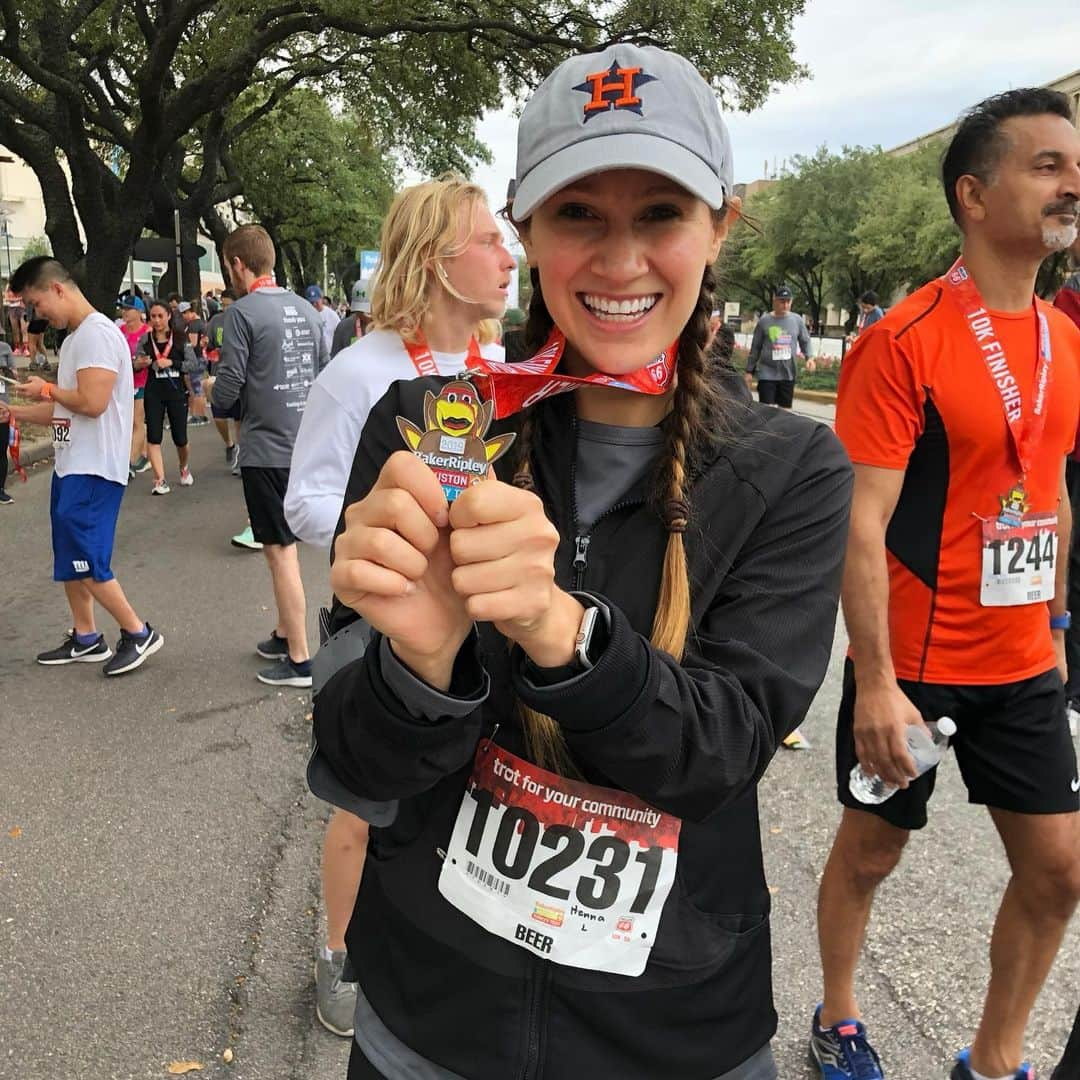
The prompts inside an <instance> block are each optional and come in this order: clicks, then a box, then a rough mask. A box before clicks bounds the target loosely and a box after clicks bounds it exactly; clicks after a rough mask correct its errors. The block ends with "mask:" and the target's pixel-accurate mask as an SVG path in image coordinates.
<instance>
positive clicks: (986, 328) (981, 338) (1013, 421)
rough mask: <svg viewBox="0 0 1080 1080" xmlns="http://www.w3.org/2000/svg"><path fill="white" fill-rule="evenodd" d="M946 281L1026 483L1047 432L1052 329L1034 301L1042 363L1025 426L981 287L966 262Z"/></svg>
mask: <svg viewBox="0 0 1080 1080" xmlns="http://www.w3.org/2000/svg"><path fill="white" fill-rule="evenodd" d="M943 280H944V282H945V284H946V285H947V286H948V290H949V292H950V294H951V295H952V297H953V299H954V300H955V301H956V304H957V306H958V307H959V308H960V311H961V313H962V314H963V316H964V318H965V320H966V321H967V324H968V328H969V329H970V330H971V333H972V336H973V337H974V338H975V345H976V347H977V348H978V350H979V352H980V354H981V355H982V358H983V362H984V363H985V364H986V370H987V373H988V374H989V376H990V378H991V379H992V380H993V382H994V385H995V386H996V387H997V390H998V393H999V394H1000V395H1001V405H1002V408H1003V409H1004V410H1005V422H1006V423H1007V424H1008V425H1009V435H1010V436H1011V438H1012V444H1013V447H1014V448H1015V450H1016V456H1017V458H1018V459H1019V462H1020V478H1021V480H1023V478H1024V477H1026V476H1027V474H1028V471H1029V470H1030V468H1031V459H1032V455H1033V453H1034V449H1035V447H1037V446H1038V445H1039V443H1040V442H1042V437H1043V431H1044V429H1045V428H1046V390H1047V387H1048V386H1049V385H1050V369H1051V366H1052V364H1053V354H1052V353H1051V350H1050V326H1049V324H1048V323H1047V321H1046V316H1045V315H1044V314H1043V313H1042V312H1041V311H1039V309H1038V306H1037V305H1036V304H1035V301H1034V299H1032V301H1031V303H1032V307H1034V308H1035V315H1036V318H1037V319H1038V327H1039V331H1038V348H1039V360H1038V364H1037V366H1036V368H1035V406H1034V408H1033V410H1032V413H1031V415H1030V416H1029V417H1028V419H1027V421H1026V422H1025V421H1024V402H1023V399H1022V397H1021V395H1020V387H1019V386H1018V385H1017V383H1016V378H1015V376H1014V375H1013V373H1012V371H1011V370H1010V368H1009V361H1008V358H1007V357H1006V355H1005V349H1004V348H1003V347H1002V345H1001V342H999V341H998V338H997V333H996V332H995V330H994V324H993V320H992V319H991V318H990V313H989V312H988V311H987V310H986V307H985V305H984V304H983V300H982V296H981V295H980V293H979V287H978V286H977V285H976V284H975V282H974V281H973V280H972V278H971V275H970V274H969V273H968V272H967V268H966V267H965V266H964V260H963V258H959V259H957V260H956V262H955V263H954V264H953V267H952V269H951V270H950V271H949V272H948V273H947V274H946V275H945V277H944V279H943Z"/></svg>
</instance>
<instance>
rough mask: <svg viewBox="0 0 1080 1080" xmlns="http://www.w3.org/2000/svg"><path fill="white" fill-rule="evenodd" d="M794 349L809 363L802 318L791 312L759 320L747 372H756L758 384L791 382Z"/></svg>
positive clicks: (751, 343)
mask: <svg viewBox="0 0 1080 1080" xmlns="http://www.w3.org/2000/svg"><path fill="white" fill-rule="evenodd" d="M796 348H797V349H798V351H799V352H801V353H802V354H803V356H805V357H807V358H808V359H809V357H810V356H812V355H813V354H812V351H811V345H810V333H809V331H808V330H807V329H806V323H804V322H803V319H802V316H801V315H796V314H795V313H794V312H791V311H789V312H788V313H787V314H786V315H774V314H773V313H772V312H771V311H770V312H769V313H768V314H767V315H762V316H761V318H760V319H758V324H757V326H756V327H755V328H754V338H753V340H752V341H751V342H750V356H749V358H748V359H747V361H746V370H747V371H750V372H756V373H757V377H758V379H759V380H760V379H766V380H776V381H779V382H783V381H793V380H794V378H795V352H796Z"/></svg>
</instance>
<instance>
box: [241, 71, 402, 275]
mask: <svg viewBox="0 0 1080 1080" xmlns="http://www.w3.org/2000/svg"><path fill="white" fill-rule="evenodd" d="M259 104H261V102H259V101H258V100H257V95H256V94H254V93H253V94H252V95H250V96H248V97H245V98H243V99H241V102H240V103H239V105H238V109H240V110H244V109H246V110H248V111H249V113H250V110H253V109H254V108H256V107H257V106H258V105H259ZM232 163H233V165H234V166H235V169H236V175H237V177H238V179H239V181H240V183H241V185H242V187H243V192H244V196H243V197H244V201H245V202H246V203H247V205H248V207H249V208H250V211H251V213H252V214H253V215H254V217H255V219H256V220H258V221H260V222H262V223H263V224H265V225H266V226H267V227H268V228H269V229H270V230H271V232H272V233H273V235H274V239H275V240H276V241H277V243H278V244H279V246H281V245H285V246H288V247H290V249H291V258H290V260H289V263H290V264H291V265H292V266H295V267H297V268H298V269H301V268H302V269H303V270H304V271H306V273H305V274H304V276H306V278H307V279H308V280H309V281H315V280H321V278H322V245H323V244H325V245H326V246H327V249H328V257H327V261H328V263H329V265H330V266H331V267H332V268H334V269H335V270H338V274H336V275H335V276H339V275H340V274H342V273H344V272H345V271H344V270H343V269H339V268H342V267H348V266H350V265H351V264H352V263H353V262H354V261H355V252H356V250H357V249H358V248H374V247H378V237H379V228H380V224H381V222H382V219H383V217H384V216H385V214H386V210H387V208H388V207H389V205H390V202H391V200H392V199H393V197H394V184H395V179H396V176H395V169H394V163H393V159H392V158H391V157H390V156H389V154H388V153H386V152H385V151H384V150H383V149H382V148H381V147H379V146H378V145H376V144H375V143H374V142H373V141H372V140H371V137H370V135H369V134H368V132H367V131H366V130H365V129H364V127H363V126H362V125H361V124H360V123H359V122H358V121H357V120H356V119H355V118H354V117H351V116H344V117H339V116H335V115H334V114H333V113H332V112H331V110H330V108H329V106H328V105H327V104H326V101H325V100H324V99H323V98H322V97H320V96H319V95H318V94H317V93H315V91H313V90H309V89H296V90H293V91H292V92H291V93H290V94H288V95H287V96H285V97H284V98H283V99H282V100H281V101H280V102H279V103H278V104H277V106H276V107H275V108H274V109H272V110H271V111H270V112H269V113H267V114H266V115H264V116H262V117H261V118H260V119H259V120H258V122H257V123H255V124H254V125H252V126H251V127H249V128H247V130H246V131H244V133H243V135H242V136H241V137H240V138H239V139H238V140H237V142H236V144H235V146H234V148H233V154H232ZM349 283H351V278H350V280H349V282H342V284H343V285H347V284H349ZM294 284H295V283H294Z"/></svg>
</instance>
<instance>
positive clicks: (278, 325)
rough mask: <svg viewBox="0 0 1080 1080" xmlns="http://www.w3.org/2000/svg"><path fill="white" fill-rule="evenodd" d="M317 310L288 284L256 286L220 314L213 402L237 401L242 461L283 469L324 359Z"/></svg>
mask: <svg viewBox="0 0 1080 1080" xmlns="http://www.w3.org/2000/svg"><path fill="white" fill-rule="evenodd" d="M329 359H330V357H329V353H328V351H327V348H326V341H325V338H324V337H323V325H322V319H320V318H319V313H318V312H317V311H316V310H315V309H314V308H313V307H312V306H311V305H310V304H309V303H308V302H307V301H306V300H305V299H304V298H303V297H302V296H297V295H296V293H293V292H289V291H287V290H286V289H281V288H276V287H275V288H272V289H258V290H256V291H255V292H253V293H248V295H247V296H244V297H242V298H241V299H239V300H237V301H236V303H235V304H233V305H232V307H230V308H229V310H228V311H226V312H225V326H224V329H223V333H222V340H221V359H220V360H219V361H218V364H217V370H216V372H215V374H216V375H217V382H216V383H215V384H214V392H213V395H212V398H211V401H212V403H213V404H214V405H215V406H217V408H219V409H228V408H230V407H231V406H232V405H233V404H234V403H235V402H237V401H239V402H240V409H241V419H240V465H241V466H245V465H246V466H249V467H258V468H263V469H287V468H288V467H289V461H290V458H291V457H292V448H293V443H294V442H295V441H296V432H297V431H298V430H299V428H300V417H301V415H302V413H303V411H304V405H305V403H306V402H307V396H308V390H310V389H311V384H312V383H313V382H314V381H315V376H316V375H318V374H319V372H320V371H322V369H323V368H324V367H326V365H327V363H328V362H329Z"/></svg>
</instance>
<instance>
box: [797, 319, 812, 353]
mask: <svg viewBox="0 0 1080 1080" xmlns="http://www.w3.org/2000/svg"><path fill="white" fill-rule="evenodd" d="M799 348H800V349H802V354H803V356H804V357H805V358H806V359H807V360H809V359H810V357H812V356H813V355H814V343H813V341H812V340H811V339H810V331H809V330H807V329H806V320H805V319H803V318H801V317H800V319H799Z"/></svg>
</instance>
